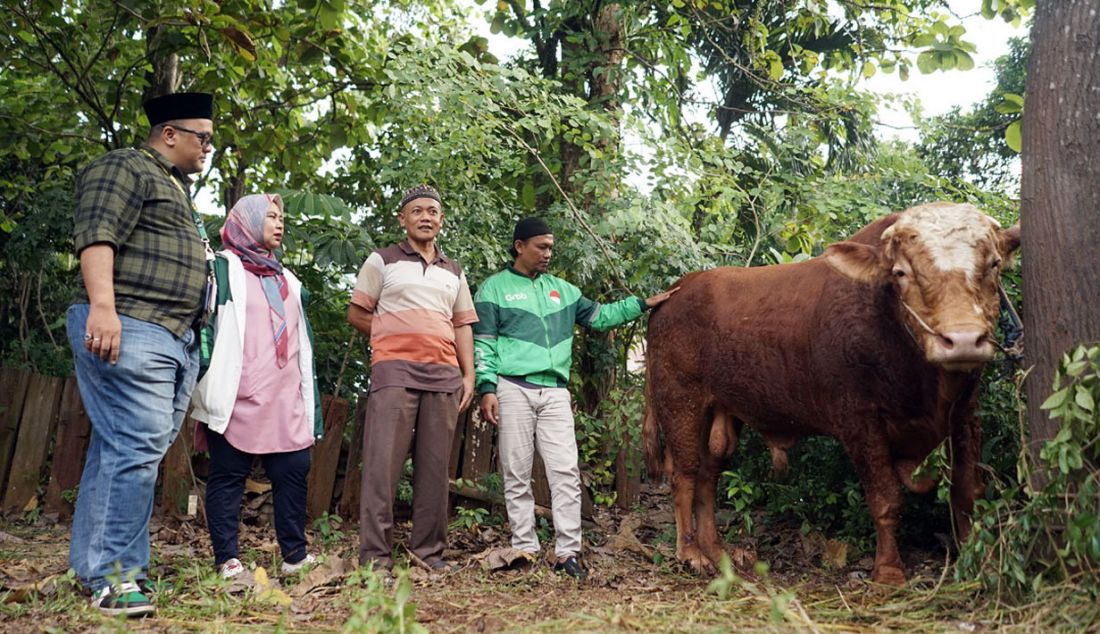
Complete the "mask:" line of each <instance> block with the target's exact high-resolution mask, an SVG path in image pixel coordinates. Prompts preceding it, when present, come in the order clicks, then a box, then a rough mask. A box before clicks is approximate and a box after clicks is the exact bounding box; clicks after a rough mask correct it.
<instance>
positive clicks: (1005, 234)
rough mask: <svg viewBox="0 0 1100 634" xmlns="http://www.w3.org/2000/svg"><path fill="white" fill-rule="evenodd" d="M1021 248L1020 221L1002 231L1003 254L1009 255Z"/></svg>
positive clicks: (1003, 255)
mask: <svg viewBox="0 0 1100 634" xmlns="http://www.w3.org/2000/svg"><path fill="white" fill-rule="evenodd" d="M1019 248H1020V223H1018V222H1017V223H1016V224H1014V225H1012V226H1011V227H1009V228H1008V229H1005V230H1004V231H1002V232H1001V256H1002V257H1005V258H1007V257H1009V256H1011V255H1012V254H1013V253H1015V251H1016V249H1019Z"/></svg>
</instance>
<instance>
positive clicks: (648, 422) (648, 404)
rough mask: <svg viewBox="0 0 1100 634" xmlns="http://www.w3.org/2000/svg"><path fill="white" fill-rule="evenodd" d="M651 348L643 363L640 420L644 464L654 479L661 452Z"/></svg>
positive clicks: (657, 471) (662, 451) (658, 472)
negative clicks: (643, 381) (643, 445)
mask: <svg viewBox="0 0 1100 634" xmlns="http://www.w3.org/2000/svg"><path fill="white" fill-rule="evenodd" d="M651 352H652V351H651V350H646V363H645V414H644V418H643V420H642V440H643V442H644V443H645V466H646V471H648V472H649V477H650V479H652V480H655V479H657V478H659V477H660V475H661V467H662V462H663V460H662V454H663V453H664V447H662V446H661V432H660V430H659V429H658V428H657V414H656V412H655V411H654V403H653V358H652V357H651V356H650V353H651Z"/></svg>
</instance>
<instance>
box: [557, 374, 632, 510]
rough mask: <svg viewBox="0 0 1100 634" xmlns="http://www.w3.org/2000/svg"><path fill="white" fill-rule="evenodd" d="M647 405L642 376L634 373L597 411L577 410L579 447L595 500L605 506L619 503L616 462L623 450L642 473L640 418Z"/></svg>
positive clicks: (582, 463) (586, 479)
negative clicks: (589, 412) (617, 497)
mask: <svg viewBox="0 0 1100 634" xmlns="http://www.w3.org/2000/svg"><path fill="white" fill-rule="evenodd" d="M644 408H645V399H644V396H643V393H642V388H641V380H640V376H639V375H636V374H632V375H628V377H627V380H626V381H623V382H622V383H620V384H619V385H616V386H614V387H613V388H612V390H611V392H610V394H608V396H607V398H606V399H604V400H603V401H601V402H600V409H599V412H598V413H597V414H596V415H591V414H588V413H586V412H584V411H578V412H577V413H576V415H575V418H574V423H575V426H576V433H577V449H578V451H579V453H580V463H581V465H583V473H584V480H585V483H586V484H587V485H588V490H589V493H591V495H592V501H593V502H594V503H596V504H600V505H603V506H611V505H612V504H614V503H615V499H616V492H615V490H614V489H615V462H616V458H617V457H618V455H619V451H620V450H625V452H626V456H627V458H626V459H627V468H628V469H633V470H634V471H633V472H634V473H640V470H641V460H640V456H641V451H640V449H641V430H640V428H639V426H638V421H639V420H641V419H642V413H643V411H644Z"/></svg>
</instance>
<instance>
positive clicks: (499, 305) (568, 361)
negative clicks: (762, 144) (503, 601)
mask: <svg viewBox="0 0 1100 634" xmlns="http://www.w3.org/2000/svg"><path fill="white" fill-rule="evenodd" d="M512 241H513V244H512V248H511V249H510V250H509V252H510V253H511V254H512V257H514V258H515V261H514V262H513V264H512V266H509V267H508V268H507V269H505V270H503V271H501V272H499V273H497V274H496V275H493V276H492V277H490V278H489V279H487V280H485V282H484V283H483V284H482V285H481V288H480V289H479V290H478V293H477V296H476V298H475V299H474V305H475V308H476V309H477V316H478V319H479V321H478V323H476V324H474V350H475V357H476V361H475V368H476V382H477V391H478V394H480V395H481V416H482V418H484V419H485V420H488V421H489V422H490V423H492V424H494V425H497V426H498V427H499V429H500V465H501V472H502V473H503V476H504V501H505V505H506V507H507V509H508V521H509V523H510V524H511V526H512V547H513V548H515V549H516V550H520V551H523V552H526V553H529V554H531V555H532V556H534V555H535V553H537V552H538V551H539V542H538V536H537V535H536V534H535V500H534V496H533V495H532V493H531V470H532V466H533V464H534V459H535V448H536V446H537V447H538V451H539V455H541V456H542V460H543V462H544V463H545V464H546V478H547V480H548V481H549V483H550V493H551V504H552V506H553V509H552V510H553V515H554V531H555V532H556V534H557V542H556V545H555V549H554V550H555V554H556V555H557V563H556V564H555V566H554V569H555V570H558V571H561V572H564V573H565V574H568V575H569V576H571V577H574V578H576V579H578V580H583V579H584V578H585V577H586V576H587V572H585V570H584V569H583V568H581V566H580V564H579V563H578V562H577V555H578V554H579V553H580V549H581V477H580V469H579V468H578V466H577V438H576V434H575V433H574V430H573V411H572V408H571V407H570V402H571V399H570V396H569V391H568V390H567V389H566V386H567V385H568V383H569V368H570V366H571V365H572V363H573V326H574V324H576V325H579V326H583V327H585V328H591V329H593V330H601V331H602V330H609V329H611V328H614V327H615V326H618V325H620V324H624V323H627V322H629V321H632V320H634V319H637V318H638V317H640V316H641V315H642V313H643V312H645V311H646V310H648V309H650V308H653V307H655V306H657V305H659V304H660V303H661V302H663V301H665V300H666V299H668V298H669V296H670V295H672V293H674V292H676V290H678V289H673V290H671V291H667V292H664V293H661V294H659V295H655V296H653V297H650V298H649V299H641V298H638V297H628V298H627V299H624V300H622V301H618V302H615V303H612V304H606V305H601V304H599V303H597V302H594V301H592V300H590V299H588V298H586V297H584V296H583V295H582V294H581V291H580V289H578V288H577V287H576V286H574V285H572V284H570V283H569V282H566V281H565V280H563V279H561V278H558V277H555V276H553V275H550V274H548V273H547V272H546V270H547V268H548V267H549V265H550V256H551V254H552V252H553V248H554V236H553V234H552V233H551V231H550V227H549V225H547V224H546V222H544V221H543V220H541V219H539V218H525V219H523V220H520V221H519V223H517V224H516V228H515V231H514V232H513V234H512Z"/></svg>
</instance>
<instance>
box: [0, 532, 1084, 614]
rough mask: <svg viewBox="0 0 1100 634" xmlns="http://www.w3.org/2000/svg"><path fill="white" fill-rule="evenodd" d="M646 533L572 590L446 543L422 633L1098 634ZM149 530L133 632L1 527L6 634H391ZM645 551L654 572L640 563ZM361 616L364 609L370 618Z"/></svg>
mask: <svg viewBox="0 0 1100 634" xmlns="http://www.w3.org/2000/svg"><path fill="white" fill-rule="evenodd" d="M645 517H646V518H651V519H650V520H649V521H651V522H655V523H654V525H652V526H649V527H646V526H642V527H641V529H639V530H638V534H639V535H640V536H641V541H640V542H637V541H634V542H625V547H624V541H623V540H615V539H607V538H608V537H610V536H612V535H614V533H613V531H618V530H619V527H620V526H622V525H623V522H622V521H621V520H622V519H623V518H621V517H618V516H614V515H612V514H607V515H606V516H604V517H601V518H600V519H599V524H600V526H602V527H603V530H602V531H601V530H597V531H594V532H593V533H592V537H593V538H594V540H595V541H596V542H597V544H598V545H595V546H593V547H591V548H589V550H588V552H587V553H586V555H585V561H586V563H587V565H588V567H589V568H590V570H591V577H590V579H589V580H588V582H586V583H584V584H581V585H578V584H576V583H574V582H573V581H572V580H570V579H567V578H562V577H560V576H558V575H556V574H554V573H553V572H552V571H551V570H550V569H549V566H548V564H546V563H545V562H543V563H540V564H537V565H533V566H529V567H527V568H526V569H522V570H506V571H499V572H488V571H484V570H482V569H481V568H480V567H479V566H478V565H477V563H476V561H475V560H474V558H473V555H475V554H476V553H477V552H479V551H481V550H483V549H485V548H489V547H496V546H502V545H505V543H506V537H505V535H504V534H503V533H502V532H501V531H500V530H499V529H493V528H489V529H481V530H476V529H475V530H474V531H455V532H453V534H452V542H453V544H454V545H455V546H456V547H457V548H456V550H455V551H452V552H450V553H448V554H449V555H450V556H451V557H452V558H453V559H455V560H456V561H460V562H465V563H466V564H467V565H466V567H465V568H463V569H461V570H459V571H458V572H455V573H452V574H450V575H448V576H446V577H432V576H430V575H429V574H427V573H426V572H423V571H421V570H419V569H416V568H414V569H413V570H411V571H410V572H409V578H410V580H411V582H412V586H413V587H412V592H411V597H410V599H411V602H412V603H414V604H415V606H416V618H417V620H418V621H419V623H421V624H422V625H424V626H425V627H426V628H427V629H428V630H430V631H432V632H468V631H475V632H497V631H529V632H562V631H567V632H607V631H627V632H631V631H636V632H688V631H690V632H711V631H713V632H728V631H739V632H778V631H804V632H822V633H824V632H888V631H895V632H979V631H980V632H985V631H1006V632H1053V631H1065V632H1084V631H1100V629H1098V626H1097V623H1098V619H1100V608H1098V607H1097V606H1096V605H1095V602H1092V601H1090V600H1088V598H1087V597H1085V596H1082V595H1081V594H1080V593H1078V592H1076V591H1075V588H1073V587H1071V586H1062V587H1057V588H1051V589H1048V590H1047V591H1045V593H1044V594H1043V595H1042V596H1040V597H1037V598H1035V599H1034V600H1032V601H1029V602H1028V603H1026V604H1022V605H1009V604H1006V603H1004V602H998V601H996V600H995V599H993V598H990V597H986V596H983V595H982V594H981V593H980V592H979V591H978V588H977V587H976V586H975V585H967V584H958V583H953V582H952V581H951V572H950V570H948V571H945V570H944V567H943V563H944V560H943V553H939V554H936V553H927V554H921V553H915V554H914V553H911V555H912V557H911V558H910V559H909V560H908V561H907V564H908V566H909V569H910V570H911V571H912V572H913V578H912V580H911V581H910V583H909V584H908V585H907V586H906V587H905V588H901V589H894V588H883V587H879V586H876V585H874V584H871V583H869V582H867V581H865V576H866V573H867V572H868V570H867V569H866V567H867V561H866V559H863V560H861V561H858V562H855V563H852V564H847V565H844V566H842V567H840V568H835V567H832V568H828V569H826V568H822V567H821V565H820V558H821V556H820V553H817V554H815V553H812V552H808V551H807V550H806V549H804V548H800V547H799V546H797V544H800V543H803V544H804V543H806V541H805V540H801V541H800V536H799V535H798V534H797V531H793V532H792V533H793V534H792V535H791V536H790V538H789V539H786V540H783V539H781V540H776V541H774V542H773V545H772V546H768V547H767V548H770V549H771V550H762V551H761V552H759V553H758V554H757V555H758V556H759V558H760V559H761V560H765V561H770V562H772V564H773V568H774V571H773V572H772V573H770V574H767V575H764V576H762V577H761V578H758V579H757V580H755V581H747V580H745V579H743V578H741V577H739V576H737V575H735V574H734V573H733V572H732V571H729V570H727V571H725V573H719V575H718V576H717V578H716V579H704V578H700V577H697V576H695V575H692V574H689V573H687V572H685V571H684V570H682V569H681V568H680V567H679V566H677V565H675V564H670V563H661V564H657V563H654V562H653V559H656V560H663V561H665V562H667V561H668V560H669V558H670V557H669V556H670V555H671V547H670V545H669V544H667V543H665V542H664V541H663V539H665V538H667V535H668V527H667V526H664V525H663V524H661V523H660V518H661V513H659V512H656V513H652V512H650V513H646V515H645ZM652 518H656V520H655V521H654V520H653V519H652ZM630 522H633V524H631V526H632V527H633V526H637V524H638V522H639V520H638V516H637V515H635V516H632V517H630V518H628V523H630ZM156 528H157V532H156V534H155V536H154V543H155V544H156V558H155V559H156V561H155V562H154V563H155V566H154V574H159V575H160V576H162V578H163V581H164V582H165V583H166V584H167V585H165V587H164V588H163V590H162V592H161V593H160V594H159V595H158V597H157V599H156V601H157V604H158V613H157V616H156V617H155V618H151V619H146V620H143V621H135V622H126V621H123V620H120V619H109V618H104V617H102V616H100V615H99V614H98V613H97V612H95V611H94V610H92V609H90V608H88V607H87V606H86V600H85V599H84V597H83V596H81V595H80V594H79V593H78V592H77V590H76V588H75V584H74V583H72V581H71V579H69V578H68V577H66V576H65V568H66V567H67V566H66V562H65V558H66V553H67V548H68V538H67V532H66V527H63V526H54V527H52V528H51V527H43V526H32V527H27V526H22V525H12V524H8V525H0V531H3V532H2V533H0V582H2V583H3V586H4V587H6V588H8V589H9V591H8V592H7V593H5V594H0V600H4V603H3V605H0V619H2V621H3V626H2V628H0V629H3V630H4V631H5V632H41V631H47V632H74V631H87V630H105V631H127V630H130V629H132V630H140V631H153V632H180V631H203V632H237V631H244V632H272V631H286V632H328V631H340V630H341V629H342V628H343V627H344V625H345V623H346V622H348V620H349V617H350V616H352V615H353V614H356V606H360V609H359V612H358V613H359V614H360V616H362V614H364V613H367V612H370V613H371V614H374V615H375V616H376V617H378V618H377V619H376V621H375V626H376V627H378V628H379V629H386V628H387V627H391V626H393V625H394V621H393V619H390V620H386V618H385V617H386V615H388V614H390V613H392V612H393V610H394V609H395V607H394V606H395V603H394V600H393V598H392V597H393V594H394V590H393V589H392V588H390V589H381V588H380V587H379V586H377V584H376V580H373V579H371V578H370V577H369V575H368V576H364V575H362V574H361V573H354V572H352V573H350V574H348V573H347V572H339V571H337V572H336V573H333V574H329V575H320V578H314V579H308V578H299V579H289V580H283V581H284V583H283V585H282V590H284V591H285V592H287V593H289V594H291V595H295V594H299V593H300V594H301V596H295V597H294V598H293V601H292V602H291V603H290V604H289V606H280V605H277V604H276V603H275V602H273V601H274V599H273V597H272V596H271V595H270V594H269V595H262V593H261V592H260V591H258V590H255V589H244V590H241V591H238V592H233V591H232V589H231V588H230V587H229V585H228V584H227V583H226V582H224V581H222V580H220V579H218V578H217V576H216V575H215V574H214V571H213V567H212V565H211V564H210V561H209V556H208V554H207V553H208V552H209V544H208V542H207V541H206V537H205V531H204V530H201V529H199V528H197V527H196V526H195V524H193V523H188V522H182V523H181V522H172V523H169V524H157V525H156ZM631 532H633V531H631ZM620 534H621V533H620ZM5 535H6V536H7V537H4V536H5ZM659 536H664V537H659ZM20 540H21V541H20ZM315 543H316V542H315ZM638 544H640V546H641V547H640V550H642V551H645V552H649V553H651V554H652V555H654V556H651V557H650V558H646V557H644V556H643V555H641V554H638V552H636V551H638V550H639V548H638V546H637V545H638ZM317 545H318V546H320V544H317ZM242 546H243V547H244V548H243V550H244V552H243V559H245V560H246V563H248V562H250V563H252V564H253V565H260V566H265V567H267V568H268V569H276V568H275V565H276V564H277V561H275V560H274V559H273V555H274V553H275V552H276V551H277V549H276V548H275V547H274V541H273V536H272V535H271V531H270V530H269V529H264V530H260V529H255V528H246V529H245V531H244V533H243V534H242ZM325 550H326V554H327V555H328V557H329V561H330V562H333V561H336V558H343V559H346V560H352V559H354V553H355V552H356V544H355V538H354V536H344V535H341V534H335V535H333V536H332V537H331V538H330V544H329V545H328V547H327V548H326V549H325ZM792 550H798V551H799V552H797V553H794V554H792V552H791V551H792ZM834 566H835V564H834ZM42 579H48V582H47V583H44V584H40V591H39V592H37V593H35V592H21V591H19V590H15V591H13V590H12V589H13V588H15V589H19V588H24V589H25V588H26V587H27V584H28V583H30V582H34V581H41V580H42ZM318 581H320V582H321V583H317V582H318ZM295 582H297V585H295ZM314 584H316V585H314ZM303 589H304V591H303ZM367 605H370V606H373V607H372V608H371V609H370V610H365V609H363V606H367ZM379 624H381V625H379ZM355 631H368V629H366V628H363V629H359V630H355Z"/></svg>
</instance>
